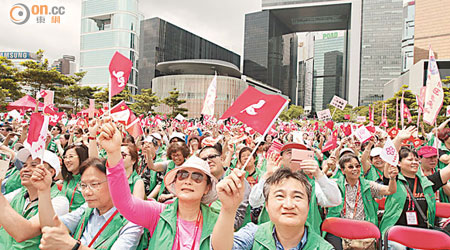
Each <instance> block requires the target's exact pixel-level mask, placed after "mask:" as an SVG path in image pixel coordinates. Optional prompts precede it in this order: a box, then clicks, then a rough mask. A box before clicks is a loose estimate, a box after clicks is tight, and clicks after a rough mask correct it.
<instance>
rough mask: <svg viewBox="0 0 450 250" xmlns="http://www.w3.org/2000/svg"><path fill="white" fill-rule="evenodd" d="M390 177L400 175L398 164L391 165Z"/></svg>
mask: <svg viewBox="0 0 450 250" xmlns="http://www.w3.org/2000/svg"><path fill="white" fill-rule="evenodd" d="M388 174H389V178H391V179H394V178H395V177H397V175H398V168H397V166H392V165H390V166H389V173H388Z"/></svg>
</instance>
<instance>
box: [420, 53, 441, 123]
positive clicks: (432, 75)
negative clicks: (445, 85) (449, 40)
mask: <svg viewBox="0 0 450 250" xmlns="http://www.w3.org/2000/svg"><path fill="white" fill-rule="evenodd" d="M429 57H430V58H429V60H428V74H427V75H428V76H427V83H426V87H427V89H426V94H425V103H424V108H423V121H424V122H426V123H427V124H428V125H431V126H434V122H435V121H436V117H437V116H438V114H439V111H440V110H441V107H442V104H443V102H444V90H443V89H442V82H441V76H440V75H439V69H438V66H437V63H436V58H435V57H434V53H433V51H432V50H431V47H430V52H429Z"/></svg>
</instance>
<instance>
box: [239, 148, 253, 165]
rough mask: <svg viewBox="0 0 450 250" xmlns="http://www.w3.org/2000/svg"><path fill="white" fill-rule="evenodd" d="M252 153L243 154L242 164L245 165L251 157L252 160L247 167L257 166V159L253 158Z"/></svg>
mask: <svg viewBox="0 0 450 250" xmlns="http://www.w3.org/2000/svg"><path fill="white" fill-rule="evenodd" d="M251 153H252V152H250V151H245V152H243V153H242V154H241V158H240V159H239V161H240V163H241V164H242V165H243V164H245V162H246V161H247V159H248V157H250V160H249V161H248V164H247V166H254V165H255V158H253V156H251Z"/></svg>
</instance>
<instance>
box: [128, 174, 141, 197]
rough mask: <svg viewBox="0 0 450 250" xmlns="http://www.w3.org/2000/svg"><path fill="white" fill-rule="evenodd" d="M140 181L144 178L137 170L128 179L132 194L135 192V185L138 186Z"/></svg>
mask: <svg viewBox="0 0 450 250" xmlns="http://www.w3.org/2000/svg"><path fill="white" fill-rule="evenodd" d="M138 180H142V178H141V177H140V176H139V175H138V173H137V172H136V170H133V173H131V175H130V177H129V178H128V185H129V186H130V190H131V193H132V194H133V192H134V184H136V182H137V181H138Z"/></svg>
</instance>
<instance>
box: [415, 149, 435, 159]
mask: <svg viewBox="0 0 450 250" xmlns="http://www.w3.org/2000/svg"><path fill="white" fill-rule="evenodd" d="M417 154H418V155H419V156H421V157H425V158H428V157H433V156H436V155H437V149H436V148H435V147H431V146H423V147H421V148H420V150H419V151H418V152H417Z"/></svg>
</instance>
